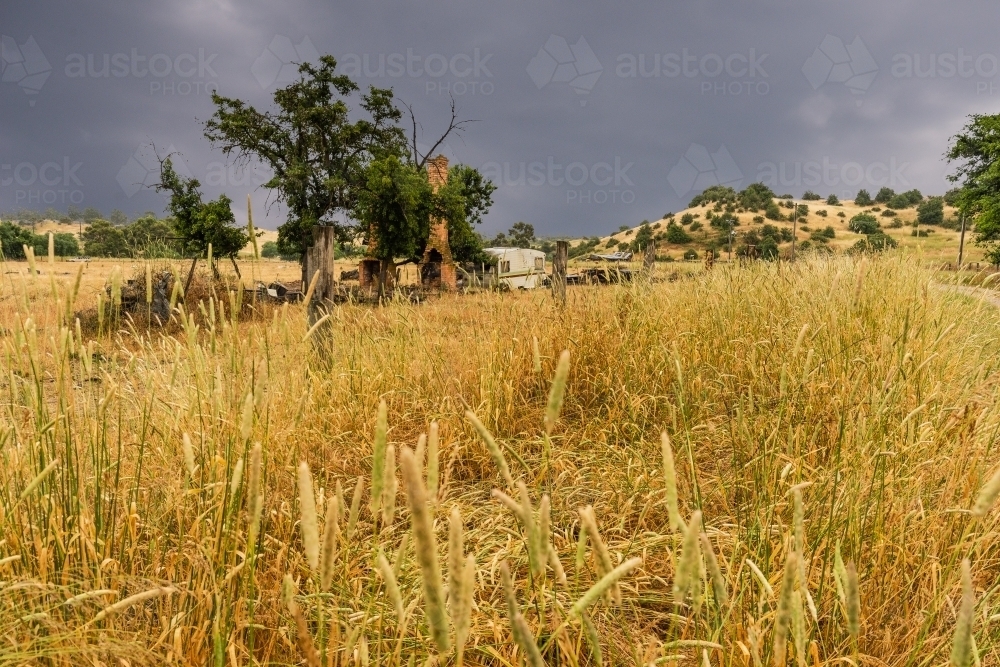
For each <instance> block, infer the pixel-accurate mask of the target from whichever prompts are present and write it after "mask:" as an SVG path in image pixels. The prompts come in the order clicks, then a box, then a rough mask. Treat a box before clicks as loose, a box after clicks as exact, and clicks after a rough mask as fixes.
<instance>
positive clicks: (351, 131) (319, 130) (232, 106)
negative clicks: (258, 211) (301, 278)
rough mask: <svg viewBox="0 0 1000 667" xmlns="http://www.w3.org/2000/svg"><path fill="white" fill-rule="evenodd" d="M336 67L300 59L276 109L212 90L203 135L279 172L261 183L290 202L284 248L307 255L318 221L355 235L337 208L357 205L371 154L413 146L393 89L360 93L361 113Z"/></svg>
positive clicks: (343, 237) (354, 88)
mask: <svg viewBox="0 0 1000 667" xmlns="http://www.w3.org/2000/svg"><path fill="white" fill-rule="evenodd" d="M336 67H337V61H336V60H335V59H334V58H333V57H332V56H328V55H327V56H323V57H321V58H320V61H319V64H318V65H311V64H309V63H304V64H302V65H301V66H300V67H299V78H298V80H297V81H294V82H293V83H291V84H290V85H288V86H287V87H285V88H281V89H279V90H277V91H275V93H274V97H273V102H274V109H272V110H267V111H259V110H257V109H255V108H254V107H253V106H251V105H249V104H248V103H246V102H244V101H242V100H238V99H233V98H229V97H223V96H222V95H219V94H218V93H215V94H213V95H212V102H213V103H214V105H215V113H214V114H213V115H212V117H211V118H210V119H209V120H208V121H207V122H206V123H205V136H206V137H207V138H208V139H209V140H210V141H211V142H212V143H213V144H215V145H216V146H218V147H220V148H221V149H222V152H223V153H225V154H226V155H233V156H235V157H237V158H238V159H241V160H244V161H249V160H256V161H260V162H262V163H263V164H266V165H267V166H269V167H270V168H271V170H272V172H273V174H274V176H273V177H272V178H271V179H270V180H269V181H268V182H267V183H265V184H264V186H265V187H267V188H270V189H272V190H274V191H275V192H276V193H277V201H279V202H281V203H283V204H284V205H285V206H286V207H287V209H288V217H287V219H286V221H285V222H284V223H283V224H282V225H281V226H280V227H279V228H278V245H279V246H280V247H281V251H282V253H295V254H297V255H299V256H300V257H301V256H303V255H304V253H305V251H306V249H307V248H308V247H309V246H310V245H311V244H312V229H313V226H314V225H330V226H333V227H334V228H335V229H336V230H337V232H336V233H337V236H338V238H339V239H340V241H341V242H347V241H350V239H351V238H352V237H353V233H354V230H353V229H352V228H351V226H349V225H346V224H344V223H343V222H342V221H341V220H340V219H338V217H336V216H337V214H341V216H340V217H345V216H347V215H348V214H350V213H352V212H353V211H355V209H356V206H357V205H358V197H359V196H360V194H361V192H362V191H363V190H364V187H365V186H367V185H368V181H369V177H371V176H373V174H372V173H369V170H368V167H369V165H370V164H371V163H372V162H373V161H375V160H379V159H383V158H385V157H387V156H396V157H399V156H402V155H404V154H405V153H406V152H407V150H408V148H407V140H406V135H405V133H404V132H403V130H402V128H400V127H399V125H398V121H399V120H400V118H401V117H402V114H401V112H400V111H399V109H397V108H396V107H395V106H394V105H393V103H392V98H393V94H392V90H390V89H381V88H375V87H371V88H369V90H368V93H366V94H364V95H361V96H360V99H358V106H359V107H360V113H359V112H357V111H355V110H352V108H351V106H349V104H348V101H349V100H350V98H351V97H353V96H355V94H356V93H357V92H358V90H359V88H358V85H357V84H356V83H354V81H352V80H351V79H350V78H349V77H347V76H345V75H339V74H337V73H336V71H335V70H336ZM386 169H390V170H392V169H394V168H393V167H389V166H388V165H387V163H383V165H382V166H381V167H378V168H377V172H378V173H379V174H384V173H385V170H386ZM378 178H381V176H379V177H378Z"/></svg>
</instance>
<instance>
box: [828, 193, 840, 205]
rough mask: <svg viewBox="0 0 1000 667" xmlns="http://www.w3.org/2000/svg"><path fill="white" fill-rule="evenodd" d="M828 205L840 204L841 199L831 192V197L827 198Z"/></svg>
mask: <svg viewBox="0 0 1000 667" xmlns="http://www.w3.org/2000/svg"><path fill="white" fill-rule="evenodd" d="M826 205H827V206H840V200H839V199H838V198H837V195H834V194H831V195H830V196H829V197H827V198H826Z"/></svg>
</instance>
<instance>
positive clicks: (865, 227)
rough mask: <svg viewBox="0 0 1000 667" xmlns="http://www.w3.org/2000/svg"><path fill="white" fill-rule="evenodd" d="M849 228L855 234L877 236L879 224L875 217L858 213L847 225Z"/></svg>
mask: <svg viewBox="0 0 1000 667" xmlns="http://www.w3.org/2000/svg"><path fill="white" fill-rule="evenodd" d="M847 228H848V229H850V230H851V231H852V232H854V233H855V234H877V233H878V231H879V224H878V220H877V219H876V218H875V216H874V215H869V214H867V213H858V214H857V215H856V216H854V217H853V218H851V221H850V222H849V223H847Z"/></svg>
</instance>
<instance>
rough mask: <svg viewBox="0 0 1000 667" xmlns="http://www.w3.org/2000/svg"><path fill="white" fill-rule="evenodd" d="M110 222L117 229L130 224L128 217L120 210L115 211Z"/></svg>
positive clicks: (109, 218)
mask: <svg viewBox="0 0 1000 667" xmlns="http://www.w3.org/2000/svg"><path fill="white" fill-rule="evenodd" d="M108 222H110V223H111V224H112V225H115V226H116V227H123V226H125V225H127V224H128V216H127V215H125V213H124V212H122V211H121V210H120V209H117V208H116V209H113V210H112V211H111V215H109V216H108Z"/></svg>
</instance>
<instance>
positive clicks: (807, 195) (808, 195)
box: [802, 190, 822, 201]
mask: <svg viewBox="0 0 1000 667" xmlns="http://www.w3.org/2000/svg"><path fill="white" fill-rule="evenodd" d="M802 199H804V200H805V201H819V200H820V199H822V197H820V196H819V195H818V194H816V193H815V192H813V191H812V190H806V191H805V192H804V193H803V194H802Z"/></svg>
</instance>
